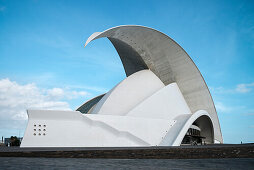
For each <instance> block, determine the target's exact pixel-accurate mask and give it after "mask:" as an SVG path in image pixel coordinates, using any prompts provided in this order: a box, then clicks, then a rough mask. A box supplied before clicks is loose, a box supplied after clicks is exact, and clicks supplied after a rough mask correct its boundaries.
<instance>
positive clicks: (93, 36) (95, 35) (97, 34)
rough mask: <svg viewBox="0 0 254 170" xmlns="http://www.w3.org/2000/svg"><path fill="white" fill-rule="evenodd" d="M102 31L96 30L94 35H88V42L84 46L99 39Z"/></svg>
mask: <svg viewBox="0 0 254 170" xmlns="http://www.w3.org/2000/svg"><path fill="white" fill-rule="evenodd" d="M101 33H102V32H94V33H93V34H92V35H90V37H88V39H87V40H86V43H85V45H84V47H86V46H87V44H89V43H90V42H91V41H93V40H95V39H97V37H98V36H99V35H100V34H101Z"/></svg>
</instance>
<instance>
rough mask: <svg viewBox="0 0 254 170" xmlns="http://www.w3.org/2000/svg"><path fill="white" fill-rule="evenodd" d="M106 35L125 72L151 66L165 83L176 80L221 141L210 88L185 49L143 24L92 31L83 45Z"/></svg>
mask: <svg viewBox="0 0 254 170" xmlns="http://www.w3.org/2000/svg"><path fill="white" fill-rule="evenodd" d="M102 37H107V38H108V39H109V40H110V41H111V43H112V44H113V45H114V47H115V49H116V50H117V52H118V54H119V56H120V58H121V61H122V63H123V66H124V69H125V72H126V75H127V76H129V75H131V74H133V73H135V72H137V71H140V70H144V69H150V70H151V71H153V72H154V73H155V74H156V75H157V76H158V77H159V78H160V79H161V81H162V82H163V83H164V84H165V85H168V84H170V83H173V82H176V83H177V84H178V86H179V88H180V90H181V92H182V94H183V96H184V98H185V100H186V102H187V104H188V106H189V107H190V110H191V111H192V113H195V112H197V111H198V110H201V109H204V110H206V111H207V112H208V113H209V116H210V117H211V120H212V122H213V124H214V128H215V129H214V138H215V139H216V140H217V141H220V142H221V143H222V142H223V139H222V134H221V130H220V124H219V120H218V116H217V112H216V109H215V106H214V103H213V100H212V97H211V94H210V92H209V89H208V87H207V85H206V83H205V81H204V79H203V77H202V75H201V73H200V71H199V70H198V68H197V67H196V65H195V64H194V62H193V61H192V59H191V58H190V57H189V55H188V54H187V53H186V52H185V51H184V49H183V48H182V47H181V46H180V45H178V44H177V43H176V42H175V41H174V40H173V39H171V38H170V37H168V36H167V35H165V34H163V33H161V32H159V31H157V30H155V29H152V28H148V27H144V26H136V25H130V26H128V25H127V26H118V27H114V28H110V29H108V30H106V31H104V32H96V33H94V34H92V35H91V36H90V37H89V38H88V40H87V42H86V44H85V46H86V45H87V44H88V43H89V42H91V41H93V40H95V39H98V38H102Z"/></svg>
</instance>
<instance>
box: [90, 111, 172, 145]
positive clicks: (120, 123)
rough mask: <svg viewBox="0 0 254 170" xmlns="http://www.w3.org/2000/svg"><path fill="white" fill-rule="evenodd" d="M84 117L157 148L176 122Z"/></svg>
mask: <svg viewBox="0 0 254 170" xmlns="http://www.w3.org/2000/svg"><path fill="white" fill-rule="evenodd" d="M85 116H86V117H88V118H90V119H91V120H94V121H95V120H96V121H100V122H104V123H106V124H108V125H109V126H111V127H113V128H115V129H118V130H120V131H126V132H129V133H131V134H132V135H134V136H136V137H138V138H140V139H142V140H143V141H146V142H147V143H149V145H151V146H158V145H159V144H160V142H161V141H162V140H163V138H164V136H165V135H166V134H167V132H168V131H169V130H170V128H171V127H172V126H174V124H175V122H176V121H174V120H167V119H149V118H140V117H130V116H112V115H98V114H87V115H85Z"/></svg>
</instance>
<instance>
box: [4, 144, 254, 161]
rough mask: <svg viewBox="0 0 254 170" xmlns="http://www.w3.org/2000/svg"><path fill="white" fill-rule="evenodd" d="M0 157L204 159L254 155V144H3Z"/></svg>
mask: <svg viewBox="0 0 254 170" xmlns="http://www.w3.org/2000/svg"><path fill="white" fill-rule="evenodd" d="M0 157H48V158H111V159H204V158H214V159H217V158H254V144H238V145H235V144H232V145H229V144H226V145H225V144H222V145H203V146H179V147H105V148H102V147H96V148H91V147H90V148H53V147H52V148H19V147H9V148H8V147H0Z"/></svg>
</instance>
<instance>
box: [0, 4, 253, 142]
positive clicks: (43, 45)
mask: <svg viewBox="0 0 254 170" xmlns="http://www.w3.org/2000/svg"><path fill="white" fill-rule="evenodd" d="M253 18H254V2H253V1H251V0H250V1H247V0H241V1H239V0H236V1H234V0H228V1H222V0H212V1H205V0H200V1H199V0H193V1H192V0H188V1H179V0H166V1H149V0H139V1H137V0H133V1H132V0H128V1H120V0H117V1H112V0H108V1H102V0H96V1H85V0H82V1H71V0H69V1H65V0H54V1H53V0H28V1H26V0H24V1H19V0H11V1H10V0H0V136H4V137H9V136H10V135H17V136H18V135H21V136H22V135H23V133H24V130H25V127H26V123H27V115H26V109H29V108H30V109H32V108H37V109H38V108H39V109H63V110H74V109H76V108H77V107H78V106H79V105H81V104H82V103H83V102H84V101H86V100H87V99H89V98H91V97H93V96H96V95H99V94H101V93H104V92H107V91H108V90H109V89H111V88H112V87H113V86H114V85H115V84H116V83H118V82H119V81H121V80H123V79H124V78H125V74H124V70H123V67H122V65H121V61H120V59H119V57H118V55H117V53H116V51H115V50H114V48H113V46H112V45H111V44H110V42H109V41H108V40H107V39H99V40H96V41H94V42H92V43H91V44H89V45H88V46H87V47H86V48H84V47H83V46H84V43H85V41H86V39H87V38H88V37H89V36H90V35H91V34H92V33H93V32H98V31H103V30H105V29H108V28H110V27H114V26H118V25H129V24H131V25H144V26H148V27H152V28H155V29H158V30H160V31H162V32H164V33H165V34H167V35H169V36H170V37H171V38H173V39H174V40H175V41H176V42H178V43H179V44H180V45H181V46H182V47H183V48H184V49H185V50H186V51H187V53H188V54H189V55H190V56H191V58H192V59H193V60H194V62H195V63H196V65H197V66H198V68H199V69H200V71H201V73H202V74H203V76H204V78H205V80H206V82H207V84H208V86H209V88H210V91H211V94H212V97H213V99H214V102H215V105H216V108H217V111H218V116H219V119H220V123H221V128H222V133H223V137H224V142H225V143H240V142H241V141H243V142H254V19H253Z"/></svg>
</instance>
